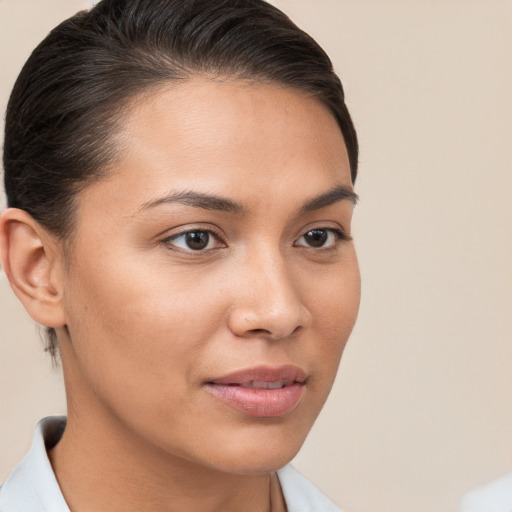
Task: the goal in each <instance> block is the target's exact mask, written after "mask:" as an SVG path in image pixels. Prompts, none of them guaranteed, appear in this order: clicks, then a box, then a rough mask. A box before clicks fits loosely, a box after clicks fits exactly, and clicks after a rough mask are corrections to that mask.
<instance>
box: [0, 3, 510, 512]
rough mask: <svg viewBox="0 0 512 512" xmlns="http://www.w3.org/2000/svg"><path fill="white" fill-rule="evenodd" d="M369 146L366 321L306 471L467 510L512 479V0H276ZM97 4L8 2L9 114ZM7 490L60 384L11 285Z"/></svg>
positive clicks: (0, 433)
mask: <svg viewBox="0 0 512 512" xmlns="http://www.w3.org/2000/svg"><path fill="white" fill-rule="evenodd" d="M275 3H276V4H278V5H279V6H280V7H282V8H283V9H284V10H285V11H287V12H288V13H289V14H290V15H291V16H292V17H293V18H294V19H295V20H296V22H297V23H298V24H299V25H301V26H302V27H303V28H305V29H306V30H307V31H309V32H310V33H311V34H312V35H313V36H314V37H316V38H317V39H318V40H319V42H320V43H321V44H322V45H324V47H325V48H326V49H327V51H328V53H330V55H331V56H332V58H333V60H334V62H335V66H336V69H337V70H338V72H339V74H340V75H341V77H342V79H343V81H344V84H345V89H346V92H347V101H348V104H349V107H350V109H351V112H352V113H353V117H354V119H355V122H356V125H357V127H358V130H359V134H360V139H361V171H360V178H359V181H358V183H357V187H356V188H357V191H358V193H359V194H360V196H361V202H360V205H359V206H358V208H357V214H356V227H355V238H356V241H357V244H358V249H359V254H360V261H361V268H362V273H363V301H362V306H361V313H360V317H359V321H358V325H357V327H356V329H355V332H354V334H353V336H352V339H351V341H350V343H349V345H348V347H347V349H346V352H345V355H344V358H343V362H342V365H341V369H340V374H339V377H338V380H337V383H336V385H335V389H334V391H333V393H332V396H331V398H330V400H329V402H328V405H327V406H326V408H325V410H324V411H323V413H322V415H321V417H320V419H319V420H318V422H317V424H316V425H315V428H314V430H313V432H312V433H311V435H310V437H309V439H308V441H307V443H306V445H305V446H304V449H303V450H302V452H301V453H300V455H299V456H298V457H297V459H296V461H295V463H296V466H297V467H298V468H299V469H301V470H302V471H303V472H304V473H305V474H306V475H307V476H308V477H310V478H311V479H312V480H313V481H315V482H316V483H317V484H318V485H319V486H320V487H321V488H322V489H323V490H324V491H326V492H327V493H328V494H329V495H330V496H331V497H332V498H333V499H334V500H335V501H336V502H338V503H339V504H340V505H341V506H343V508H344V509H346V510H347V511H351V512H364V511H377V510H378V511H379V512H439V511H448V512H449V511H455V510H456V509H457V502H458V500H459V498H460V496H461V494H462V493H464V492H465V491H466V490H467V489H469V488H470V487H471V486H473V485H476V484H480V483H483V482H485V481H487V480H490V479H492V478H494V477H496V476H498V475H500V474H501V473H503V472H505V471H507V470H510V469H511V468H512V407H511V401H512V400H511V398H512V342H511V341H512V340H511V337H512V336H511V335H512V320H511V318H512V315H511V312H512V264H511V262H512V237H511V228H510V225H511V223H512V201H511V192H512V144H511V142H512V141H511V133H512V130H511V128H512V126H511V124H512V121H511V119H512V58H511V50H512V31H511V29H510V27H511V26H512V24H511V22H512V2H511V1H510V0H480V1H471V0H444V1H441V0H430V1H428V0H402V1H398V0H395V1H385V0H383V1H380V2H377V1H372V0H357V1H356V0H351V1H348V0H314V1H313V0H279V1H278V0H276V1H275ZM88 4H89V2H87V1H85V0H82V1H78V0H44V1H39V0H38V1H35V0H31V1H27V0H0V55H1V67H0V73H1V80H0V105H1V108H2V110H4V108H5V104H6V101H7V95H8V92H9V90H10V88H11V86H12V83H13V81H14V79H15V76H16V74H17V72H18V71H19V69H20V67H21V65H22V63H23V62H24V60H25V59H26V57H27V56H28V53H29V51H30V50H31V49H32V48H33V47H34V46H35V44H36V43H37V42H39V40H40V39H41V38H42V37H43V36H44V35H45V33H46V32H47V31H48V30H49V29H50V28H52V27H53V26H54V25H55V24H56V23H57V22H58V21H60V20H61V19H63V18H64V17H66V16H68V15H70V14H72V13H73V12H74V11H76V10H77V9H79V8H81V7H84V6H87V5H88ZM0 301H1V308H0V324H1V328H0V336H1V350H0V354H1V361H0V411H1V413H0V414H1V417H0V419H1V423H0V481H2V480H3V479H4V478H5V477H6V475H7V474H8V471H9V469H10V468H12V466H13V465H14V464H15V463H16V462H17V461H18V460H19V459H20V457H21V456H22V455H23V453H24V452H25V451H26V450H27V448H28V446H29V442H30V439H31V436H32V431H33V427H34V424H35V422H36V421H37V420H38V419H39V418H40V417H42V416H44V415H47V414H51V413H56V412H64V402H63V391H62V382H61V378H60V376H59V374H58V373H55V372H53V371H52V369H51V365H50V361H49V360H48V358H47V357H46V356H45V355H44V354H43V353H42V351H41V348H40V342H39V341H38V338H37V335H36V333H35V328H34V327H33V325H32V323H31V321H30V320H29V319H28V318H27V317H26V316H25V314H24V312H23V311H22V309H21V307H20V306H19V305H18V304H17V303H16V301H15V300H14V298H13V295H12V293H11V292H10V290H9V289H8V286H7V283H6V280H5V276H3V275H2V274H0Z"/></svg>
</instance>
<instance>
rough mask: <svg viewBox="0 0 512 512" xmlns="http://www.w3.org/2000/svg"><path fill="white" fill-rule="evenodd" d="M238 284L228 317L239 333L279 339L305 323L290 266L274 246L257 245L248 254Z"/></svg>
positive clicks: (234, 330) (301, 303)
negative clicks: (254, 249) (238, 287)
mask: <svg viewBox="0 0 512 512" xmlns="http://www.w3.org/2000/svg"><path fill="white" fill-rule="evenodd" d="M239 283H240V288H241V289H239V290H238V292H237V296H236V297H235V304H234V305H233V309H232V311H231V316H230V328H231V330H232V331H233V332H234V333H235V334H237V335H238V336H243V337H247V336H254V335H261V336H267V337H269V338H272V339H280V338H285V337H287V336H289V335H291V334H293V333H294V332H295V331H297V330H298V328H300V327H305V326H306V324H307V323H308V318H309V312H308V311H307V309H306V307H305V305H304V303H303V301H302V298H301V294H300V290H299V289H298V287H297V283H294V282H293V277H292V275H291V272H290V265H289V264H287V262H286V260H285V258H284V256H283V255H282V254H281V251H279V250H278V249H277V248H276V249H273V248H268V247H267V248H264V247H260V248H259V250H258V251H253V252H251V253H250V254H248V255H247V256H246V258H245V260H244V263H243V265H242V268H241V278H240V281H239Z"/></svg>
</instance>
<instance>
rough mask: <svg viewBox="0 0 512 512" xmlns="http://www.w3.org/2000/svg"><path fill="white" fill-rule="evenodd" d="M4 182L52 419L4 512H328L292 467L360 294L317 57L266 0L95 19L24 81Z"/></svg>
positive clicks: (72, 22)
mask: <svg viewBox="0 0 512 512" xmlns="http://www.w3.org/2000/svg"><path fill="white" fill-rule="evenodd" d="M4 168H5V187H6V192H7V197H8V204H9V208H8V209H7V210H6V211H5V212H4V213H3V215H2V220H1V229H0V233H1V247H2V266H3V268H4V269H5V272H6V274H7V276H8V278H9V281H10V283H11V286H12V288H13V290H14V291H15V293H16V295H17V296H18V298H19V299H20V300H21V301H22V303H23V304H24V306H25V308H26V309H27V311H28V312H29V314H30V315H31V316H32V318H33V319H34V320H35V321H36V322H38V323H40V324H42V325H44V326H46V327H47V328H48V347H47V348H48V350H49V351H50V353H51V354H52V355H53V356H54V357H56V354H57V351H58V353H59V355H60V358H61V361H62V366H63V372H64V380H65V385H66V394H67V406H68V416H67V421H66V420H65V419H63V418H49V419H45V420H43V421H42V422H41V423H40V424H39V426H38V428H37V431H36V434H35V438H34V443H33V446H32V448H31V451H30V453H29V454H28V456H27V457H26V458H25V459H24V461H23V462H22V463H21V464H20V465H19V466H18V467H17V468H16V469H15V470H14V472H13V473H12V474H11V476H10V477H9V478H8V480H7V481H6V482H5V484H4V486H3V487H2V489H1V491H0V510H1V511H4V510H6V511H7V510H9V511H15V510H52V511H57V510H59V511H60V510H73V511H78V512H80V511H86V510H109V511H117V510H123V511H128V510H134V511H140V510H158V511H174V510H179V511H183V510H187V511H196V510H197V511H202V512H204V511H220V510H223V511H226V510H233V511H239V510H240V511H244V512H252V511H268V510H271V511H273V512H275V511H283V510H288V511H289V512H294V511H297V512H298V511H301V512H302V511H315V512H319V511H322V510H338V509H337V508H336V506H335V505H334V504H333V503H332V502H330V500H328V498H326V497H325V496H323V495H322V494H321V492H320V491H318V490H317V489H316V488H314V487H313V486H312V485H311V484H310V483H308V482H307V481H306V480H305V479H304V478H303V477H302V476H301V475H299V474H298V473H297V472H296V471H295V470H294V469H293V468H291V467H290V466H289V465H287V464H288V462H289V461H290V460H291V459H292V458H293V456H294V455H295V454H296V453H297V451H298V450H299V448H300V446H301V445H302V443H303V442H304V439H305V437H306V436H307V434H308V432H309V430H310V429H311V427H312V425H313V422H314V421H315V419H316V417H317V416H318V414H319V412H320V410H321V408H322V406H323V404H324V402H325V400H326V398H327V395H328V394H329V391H330V388H331V386H332V383H333V381H334V378H335V375H336V371H337V368H338V365H339V360H340V357H341V354H342V351H343V347H344V345H345V343H346V341H347V339H348V336H349V334H350V332H351V330H352V327H353V325H354V322H355V319H356V316H357V310H358V305H359V295H360V281H359V270H358V265H357V259H356V254H355V250H354V246H353V243H352V239H351V236H350V222H351V216H352V211H353V207H354V204H355V202H356V199H357V196H356V194H355V193H354V191H353V183H354V180H355V177H356V172H357V140H356V134H355V131H354V128H353V125H352V121H351V119H350V116H349V113H348V111H347V109H346V106H345V104H344V97H343V90H342V87H341V84H340V81H339V79H338V78H337V76H336V75H335V74H334V72H333V70H332V66H331V63H330V61H329V59H328V57H327V56H326V55H325V53H324V52H323V51H322V50H321V48H320V47H319V46H318V45H317V44H316V43H315V42H314V41H313V40H312V39H311V38H310V37H309V36H308V35H306V34H305V33H304V32H302V31H301V30H299V29H298V28H297V27H296V26H295V25H293V23H292V22H291V21H290V20H289V19H288V18H287V17H286V16H285V15H284V14H282V13H281V12H280V11H279V10H277V9H276V8H274V7H272V6H270V5H268V4H266V3H265V2H263V1H261V0H219V1H215V2H212V1H193V0H186V1H183V0H158V1H153V2H146V1H143V0H111V1H108V0H104V1H102V2H100V3H99V4H97V5H96V6H95V7H94V8H93V9H92V10H90V11H88V12H81V13H78V14H77V15H76V16H74V17H73V18H71V19H69V20H67V21H65V22H63V23H62V24H61V25H60V26H58V27H57V28H56V29H55V30H54V31H53V32H52V33H50V35H49V36H48V37H47V38H46V39H45V40H44V41H43V42H42V43H41V44H40V45H39V46H38V48H37V49H36V50H35V51H34V53H33V54H32V56H31V57H30V59H29V60H28V62H27V64H26V65H25V67H24V69H23V70H22V72H21V74H20V76H19V78H18V80H17V82H16V84H15V87H14V90H13V92H12V95H11V99H10V102H9V106H8V112H7V118H6V137H5V145H4Z"/></svg>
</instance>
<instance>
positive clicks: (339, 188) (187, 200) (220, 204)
mask: <svg viewBox="0 0 512 512" xmlns="http://www.w3.org/2000/svg"><path fill="white" fill-rule="evenodd" d="M358 199H359V197H358V195H357V194H356V193H355V192H354V191H353V190H352V188H351V187H347V186H346V185H336V186H335V187H333V188H332V189H331V190H328V191H327V192H325V193H324V194H321V195H319V196H317V197H314V198H313V199H310V200H308V201H306V202H305V203H304V204H303V205H302V206H301V207H300V208H299V210H298V213H299V215H303V214H305V213H311V212H313V211H315V210H320V209H321V208H325V207H327V206H330V205H332V204H334V203H337V202H339V201H344V200H348V201H350V202H351V203H352V204H354V205H355V204H356V203H357V201H358ZM172 203H180V204H184V205H187V206H192V207H195V208H202V209H203V210H215V211H220V212H226V213H233V214H236V215H245V214H247V212H248V210H249V209H248V208H247V207H246V206H245V205H244V204H242V203H237V202H235V201H232V200H231V199H227V198H224V197H221V196H217V195H212V194H204V193H201V192H193V191H191V190H188V191H184V192H174V193H170V194H167V195H166V196H164V197H160V198H158V199H153V200H151V201H148V202H147V203H144V204H143V205H142V206H141V207H140V208H139V209H138V210H137V211H142V210H147V209H149V208H154V207H156V206H160V205H162V204H172Z"/></svg>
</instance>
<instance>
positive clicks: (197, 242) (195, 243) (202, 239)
mask: <svg viewBox="0 0 512 512" xmlns="http://www.w3.org/2000/svg"><path fill="white" fill-rule="evenodd" d="M184 238H185V244H186V245H187V247H188V248H189V249H192V250H193V251H201V250H203V249H206V248H207V247H208V242H209V241H210V234H209V233H208V232H207V231H191V232H190V233H186V234H185V235H184Z"/></svg>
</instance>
